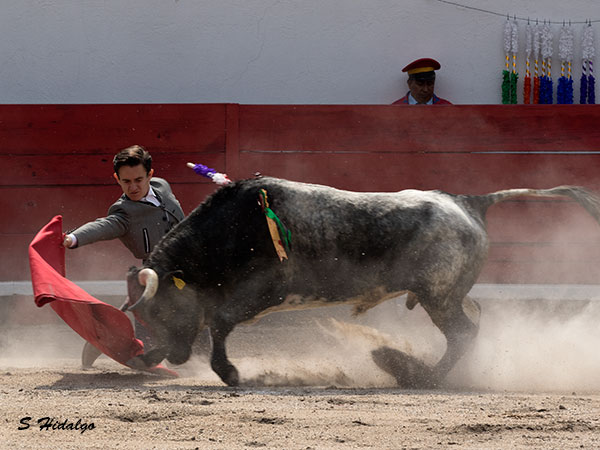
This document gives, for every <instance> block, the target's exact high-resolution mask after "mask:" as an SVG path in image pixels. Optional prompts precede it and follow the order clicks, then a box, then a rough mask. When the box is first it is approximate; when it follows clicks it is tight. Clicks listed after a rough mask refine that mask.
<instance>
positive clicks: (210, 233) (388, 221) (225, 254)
mask: <svg viewBox="0 0 600 450" xmlns="http://www.w3.org/2000/svg"><path fill="white" fill-rule="evenodd" d="M263 189H264V190H265V191H266V193H267V196H268V201H270V206H271V210H272V211H274V212H276V215H277V216H278V217H279V219H280V220H281V222H282V223H284V224H285V225H286V226H287V227H288V228H289V230H290V231H291V236H292V249H291V251H289V252H288V253H287V254H286V256H287V258H288V259H283V260H281V261H280V258H278V253H277V251H276V248H275V245H274V243H275V241H274V240H273V239H272V237H271V234H270V231H269V226H268V223H267V220H266V218H265V211H264V205H262V206H261V204H260V202H259V201H258V200H259V197H260V195H261V190H263ZM520 196H537V197H554V196H566V197H570V198H571V199H574V200H575V201H577V202H578V203H580V204H581V205H582V206H583V207H584V208H585V209H586V210H587V211H588V212H589V213H590V214H591V215H592V216H593V217H594V218H595V219H596V221H600V199H599V198H598V197H596V196H595V195H594V194H592V193H591V192H589V191H587V190H586V189H584V188H582V187H577V186H559V187H555V188H551V189H508V190H501V191H498V192H494V193H490V194H487V195H453V194H449V193H445V192H441V191H418V190H403V191H399V192H393V193H380V192H349V191H343V190H338V189H335V188H332V187H327V186H321V185H316V184H306V183H299V182H293V181H287V180H283V179H277V178H270V177H258V178H253V179H247V180H241V181H238V182H235V183H231V184H229V185H227V186H224V187H222V188H220V189H219V190H218V191H216V192H215V193H214V194H212V195H211V196H209V197H208V198H207V199H206V200H205V201H204V202H203V203H202V204H201V205H200V206H198V207H197V208H196V209H195V210H194V211H193V212H192V213H191V214H190V215H189V216H188V217H187V218H186V219H185V220H183V221H182V222H181V223H180V224H178V225H177V226H176V227H175V228H174V229H173V230H171V231H170V232H169V233H168V234H167V235H166V236H165V237H164V238H163V239H162V241H161V242H160V243H159V244H158V245H156V247H155V248H154V250H153V252H152V254H151V255H150V257H149V258H148V259H147V261H146V263H145V264H144V267H143V268H141V269H138V268H135V267H132V268H131V269H130V271H129V273H128V283H127V284H128V294H129V296H130V298H131V299H138V300H137V301H135V303H134V304H133V305H132V306H131V307H130V308H129V309H130V310H132V311H134V313H135V314H136V315H137V316H138V318H139V319H140V320H141V321H142V322H144V323H146V324H147V325H148V326H149V327H150V329H151V330H152V333H153V336H154V340H153V342H155V344H154V346H153V347H152V348H150V349H149V350H148V351H146V352H145V353H144V354H142V355H140V356H137V357H135V358H133V359H132V360H130V361H129V364H130V365H131V366H133V367H151V366H154V365H156V364H158V363H159V362H161V361H162V360H163V359H165V358H166V359H167V360H168V361H169V362H171V363H173V364H182V363H184V362H186V361H187V360H188V359H189V357H190V354H191V351H192V344H193V342H194V340H195V338H196V336H197V334H198V333H199V331H200V330H201V329H203V328H204V327H209V328H210V333H211V336H212V341H213V349H212V355H211V358H210V363H211V367H212V369H213V370H214V371H215V372H216V373H217V374H218V375H219V377H220V378H221V379H222V380H223V382H224V383H226V384H227V385H230V386H236V385H238V384H239V382H240V378H239V374H238V371H237V369H236V368H235V367H234V366H233V364H232V363H231V362H230V361H229V359H228V357H227V353H226V347H225V341H226V338H227V336H228V335H229V333H231V331H232V330H233V329H234V327H235V326H236V325H237V324H239V323H242V322H247V321H251V320H253V319H256V318H258V317H261V316H263V315H265V314H268V313H270V312H273V311H282V310H289V309H301V308H312V307H317V306H325V305H333V304H341V303H345V304H351V305H353V308H354V309H353V311H354V313H356V314H360V313H363V312H365V311H367V310H368V309H370V308H372V307H374V306H376V305H377V304H379V303H381V302H383V301H385V300H388V299H391V298H394V297H398V296H399V295H402V294H408V295H407V300H406V305H407V307H408V308H410V309H412V308H413V307H414V306H415V305H416V304H417V303H418V304H420V305H421V306H422V307H423V308H424V310H425V311H426V312H427V313H428V315H429V317H430V318H431V321H432V322H433V324H434V325H435V326H436V327H437V328H439V330H440V331H441V332H442V333H443V335H444V336H445V338H446V341H447V345H446V351H445V353H444V355H443V356H442V357H441V359H440V360H439V361H438V362H437V363H436V364H435V365H433V366H431V367H429V366H426V365H425V364H423V363H421V362H420V361H417V360H416V359H411V358H412V357H408V355H404V354H401V352H397V351H395V353H393V352H390V351H385V349H384V348H382V349H378V350H375V351H373V353H372V357H373V359H374V360H375V362H376V363H377V364H378V365H379V366H380V367H382V368H384V369H385V370H387V371H389V372H393V375H394V376H396V378H397V380H398V382H399V384H400V385H401V386H405V387H419V386H435V385H437V384H438V383H440V382H441V381H442V380H443V379H444V377H445V376H446V375H447V374H448V372H449V371H450V370H451V369H452V368H453V367H454V365H455V364H456V362H457V361H458V360H459V359H460V358H461V357H462V356H463V354H464V353H465V352H466V351H467V349H468V348H469V345H470V344H471V343H472V342H473V340H474V339H475V337H476V335H477V332H478V329H479V319H480V312H481V308H480V306H479V305H478V303H477V302H475V301H474V300H472V299H471V298H469V297H468V296H467V293H468V292H469V290H470V289H471V287H472V286H473V284H474V283H475V281H476V280H477V278H478V276H479V274H480V272H481V269H482V266H483V264H484V262H485V259H486V256H487V252H488V246H489V239H488V235H487V232H486V224H485V216H486V211H487V209H488V208H489V207H490V206H491V205H493V204H495V203H498V202H501V201H505V200H508V199H512V198H515V197H520ZM388 350H389V349H388ZM390 357H392V360H391V361H390V360H389V358H390ZM386 359H387V362H386ZM402 366H405V367H404V368H403V367H402Z"/></svg>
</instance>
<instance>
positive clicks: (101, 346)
mask: <svg viewBox="0 0 600 450" xmlns="http://www.w3.org/2000/svg"><path fill="white" fill-rule="evenodd" d="M62 242H63V233H62V216H56V217H54V218H53V219H52V220H51V221H50V222H49V223H48V224H47V225H46V226H45V227H44V228H42V229H41V230H40V231H39V233H38V234H37V235H36V236H35V238H34V239H33V241H31V244H29V266H30V268H31V283H32V284H33V295H34V297H35V304H36V305H37V306H40V307H41V306H44V305H45V304H46V303H50V306H51V307H52V309H53V310H54V311H55V312H56V314H58V315H59V316H60V317H61V318H62V319H63V320H64V321H65V322H66V323H67V325H69V326H70V327H71V328H72V329H73V330H74V331H75V332H76V333H77V334H79V335H80V336H81V337H82V338H84V339H85V340H86V341H88V342H89V343H91V344H92V345H94V346H95V347H96V348H97V349H98V350H100V351H101V352H102V353H104V354H105V355H107V356H109V357H110V358H112V359H114V360H115V361H117V362H119V363H121V364H123V365H127V361H129V360H130V359H131V358H133V357H134V356H137V355H141V354H143V352H144V344H142V342H141V341H140V340H138V339H136V338H135V334H134V331H133V326H132V325H131V321H130V320H129V318H128V317H127V316H126V315H125V313H124V312H122V311H121V310H119V309H118V308H115V307H114V306H112V305H109V304H108V303H104V302H102V301H100V300H98V299H96V298H94V297H92V296H91V295H90V294H88V293H87V292H86V291H84V290H83V289H81V288H80V287H79V286H77V285H76V284H75V283H73V282H72V281H69V280H68V279H66V278H65V248H64V247H63V245H62ZM148 371H149V372H152V373H158V374H161V375H169V376H177V373H176V372H174V371H172V370H169V369H167V368H165V367H163V366H161V365H158V366H156V367H152V368H150V369H148Z"/></svg>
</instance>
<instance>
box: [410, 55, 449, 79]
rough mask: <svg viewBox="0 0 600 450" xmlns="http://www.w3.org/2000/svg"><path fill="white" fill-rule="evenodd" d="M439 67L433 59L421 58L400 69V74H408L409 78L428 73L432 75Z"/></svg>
mask: <svg viewBox="0 0 600 450" xmlns="http://www.w3.org/2000/svg"><path fill="white" fill-rule="evenodd" d="M440 67H441V65H440V63H439V62H437V61H436V60H435V59H431V58H421V59H417V60H416V61H413V62H411V63H410V64H409V65H408V66H406V67H405V68H404V69H402V72H408V75H409V76H410V75H415V74H421V73H428V72H431V74H432V75H433V71H434V70H438V69H439V68H440Z"/></svg>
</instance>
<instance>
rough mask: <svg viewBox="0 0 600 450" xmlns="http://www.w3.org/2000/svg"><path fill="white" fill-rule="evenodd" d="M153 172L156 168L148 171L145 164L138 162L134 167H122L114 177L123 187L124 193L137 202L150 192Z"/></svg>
mask: <svg viewBox="0 0 600 450" xmlns="http://www.w3.org/2000/svg"><path fill="white" fill-rule="evenodd" d="M153 173H154V169H150V172H148V173H146V169H145V168H144V166H143V165H142V164H138V165H137V166H133V167H132V166H122V167H120V168H119V173H115V174H114V177H115V180H117V183H119V186H121V189H123V193H124V194H125V195H126V196H127V197H129V198H130V199H131V200H133V201H134V202H137V201H140V200H141V199H142V198H144V197H145V196H146V195H147V194H148V190H149V189H150V180H151V179H152V174H153Z"/></svg>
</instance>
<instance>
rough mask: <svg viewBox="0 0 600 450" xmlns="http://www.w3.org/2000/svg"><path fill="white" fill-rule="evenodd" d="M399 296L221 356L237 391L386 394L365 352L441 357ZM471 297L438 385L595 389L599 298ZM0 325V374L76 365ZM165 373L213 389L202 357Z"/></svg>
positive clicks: (269, 323) (427, 329)
mask: <svg viewBox="0 0 600 450" xmlns="http://www.w3.org/2000/svg"><path fill="white" fill-rule="evenodd" d="M404 300H405V298H404V297H401V298H398V299H394V300H391V301H388V302H386V303H384V304H382V305H379V306H377V307H376V308H374V309H372V310H370V311H369V312H368V313H367V314H365V315H362V316H359V317H356V318H354V317H352V315H351V309H350V308H349V307H348V308H346V307H336V308H322V309H317V310H311V311H303V312H301V313H277V314H272V315H271V316H267V317H265V318H264V319H261V320H260V321H259V322H257V323H256V324H253V325H248V326H239V327H237V328H236V329H235V330H234V332H233V333H232V334H231V335H230V338H229V339H228V351H229V356H230V358H231V360H232V362H233V363H234V364H235V365H236V367H237V368H238V370H239V372H240V377H241V382H242V384H243V385H246V386H254V387H261V386H281V387H286V386H288V387H302V386H324V387H339V388H393V387H395V386H396V381H395V379H394V378H393V377H392V376H390V375H389V374H387V373H385V372H383V371H382V370H381V369H379V368H378V367H377V365H376V364H375V363H374V362H373V360H372V358H371V351H372V350H375V349H377V348H379V347H382V346H387V347H391V348H395V349H398V350H401V351H403V352H405V353H407V354H409V355H412V356H414V357H416V358H419V359H420V360H422V361H424V362H425V363H426V364H428V365H433V364H435V362H436V361H437V360H438V359H439V358H441V356H442V355H443V353H444V351H445V338H444V337H443V335H442V334H441V333H440V332H439V331H438V330H437V328H435V327H434V326H433V324H432V323H431V321H430V320H429V318H428V316H427V314H426V313H425V311H424V310H423V309H422V308H421V307H420V306H417V307H416V308H415V309H413V310H412V311H409V310H407V309H406V307H405V306H404ZM478 300H479V302H480V304H481V306H482V316H481V327H480V331H479V335H478V336H477V338H476V340H475V342H474V345H473V347H472V349H471V350H470V351H469V352H468V353H467V354H466V355H465V356H464V357H463V359H462V360H461V361H460V362H459V363H458V364H457V366H456V367H455V368H454V370H453V371H452V372H451V373H450V375H449V376H448V378H447V380H446V384H445V386H443V388H444V389H451V390H457V391H492V392H499V391H500V392H501V391H507V392H514V391H522V392H565V393H571V392H574V391H575V392H577V393H581V392H586V391H596V392H597V391H598V390H600V352H598V348H600V326H599V325H598V324H599V323H600V302H599V301H597V300H591V301H585V300H559V299H554V300H548V299H546V300H523V299H519V300H511V299H506V298H504V299H489V298H486V299H478ZM35 311H36V312H37V313H39V312H40V310H39V309H36V310H35ZM48 312H49V314H51V313H52V311H48ZM3 325H4V326H2V328H1V329H0V369H3V370H7V369H10V368H31V367H35V368H38V367H39V368H42V369H43V368H56V367H61V365H64V366H65V367H67V366H68V367H73V366H77V365H78V363H79V358H80V355H81V349H82V346H83V340H82V339H81V338H80V337H79V336H78V335H77V334H76V333H74V332H73V331H72V330H71V329H70V328H68V327H67V326H66V325H64V324H63V323H62V322H61V321H60V320H58V319H56V320H54V321H53V322H52V323H45V324H36V325H19V324H13V325H11V326H10V327H9V326H7V325H8V324H7V323H6V322H5V323H4V324H3ZM113 366H114V367H113ZM107 367H109V368H110V367H113V369H114V368H117V367H121V366H120V365H118V364H117V363H115V362H113V361H112V360H110V359H108V358H107V357H105V356H103V357H101V358H100V359H99V360H98V362H97V369H94V370H106V368H107ZM171 367H172V368H174V369H175V370H177V371H178V372H179V374H180V376H181V377H182V378H187V377H193V378H195V379H196V380H199V381H200V382H201V383H206V384H207V385H220V384H221V381H220V379H219V378H218V376H217V375H216V374H215V373H214V372H213V371H212V370H211V368H210V364H209V362H208V358H207V356H206V355H196V356H194V357H192V359H191V360H190V361H189V362H188V363H186V364H184V365H182V366H176V367H173V366H171Z"/></svg>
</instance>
